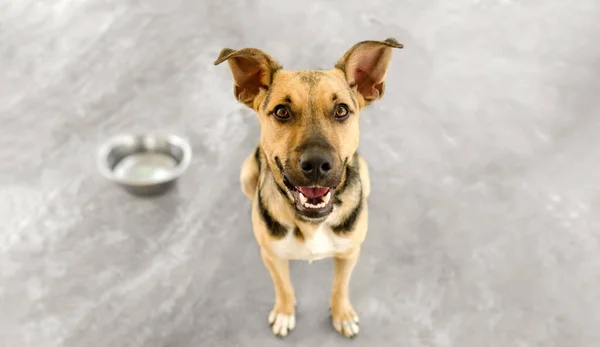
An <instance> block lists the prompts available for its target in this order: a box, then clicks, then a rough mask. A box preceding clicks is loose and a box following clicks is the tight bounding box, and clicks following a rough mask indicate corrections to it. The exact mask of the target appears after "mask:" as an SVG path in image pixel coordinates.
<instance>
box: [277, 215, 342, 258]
mask: <svg viewBox="0 0 600 347" xmlns="http://www.w3.org/2000/svg"><path fill="white" fill-rule="evenodd" d="M351 245H352V243H351V240H350V239H349V238H344V237H339V236H337V235H335V234H334V233H333V231H332V230H331V227H329V226H328V225H326V224H321V225H320V226H319V228H317V230H316V231H315V232H314V233H313V235H311V237H306V238H305V239H304V241H301V240H298V238H296V236H295V235H294V233H293V232H291V231H290V232H288V233H287V235H286V236H285V237H284V238H283V239H281V240H277V241H275V242H273V243H272V251H273V253H275V254H276V255H277V256H278V257H280V258H283V259H291V260H308V261H313V260H320V259H324V258H328V257H331V256H333V255H335V254H336V253H340V252H344V251H347V250H348V249H349V248H350V246H351Z"/></svg>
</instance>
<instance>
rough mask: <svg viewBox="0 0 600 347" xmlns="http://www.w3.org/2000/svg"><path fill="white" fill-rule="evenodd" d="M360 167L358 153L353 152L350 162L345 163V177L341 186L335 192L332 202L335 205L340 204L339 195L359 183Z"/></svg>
mask: <svg viewBox="0 0 600 347" xmlns="http://www.w3.org/2000/svg"><path fill="white" fill-rule="evenodd" d="M359 170H360V167H359V163H358V153H355V154H354V156H353V157H352V162H351V163H350V164H349V165H346V179H345V180H344V183H343V184H342V186H341V187H339V188H338V189H337V191H336V192H335V196H334V200H333V202H334V203H335V204H337V205H341V204H342V200H341V196H342V194H344V192H345V191H346V190H347V189H349V188H350V189H352V188H353V187H355V186H356V185H357V184H360V173H359Z"/></svg>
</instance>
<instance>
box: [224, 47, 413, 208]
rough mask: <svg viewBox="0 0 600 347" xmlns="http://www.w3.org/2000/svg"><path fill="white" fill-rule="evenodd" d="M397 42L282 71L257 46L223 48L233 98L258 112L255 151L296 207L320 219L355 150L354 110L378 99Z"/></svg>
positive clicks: (356, 140) (355, 118)
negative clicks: (319, 66)
mask: <svg viewBox="0 0 600 347" xmlns="http://www.w3.org/2000/svg"><path fill="white" fill-rule="evenodd" d="M392 48H402V45H401V44H400V43H399V42H398V41H396V40H395V39H392V38H390V39H387V40H385V41H363V42H360V43H358V44H356V45H354V46H353V47H352V48H351V49H350V50H349V51H348V52H346V54H344V55H343V56H342V58H341V59H340V60H339V61H338V62H337V64H336V65H335V67H334V68H333V69H331V70H325V71H322V70H304V71H284V70H283V69H282V67H281V66H280V65H279V63H277V61H275V60H274V59H273V58H272V57H270V56H269V55H268V54H266V53H264V52H262V51H261V50H258V49H255V48H244V49H241V50H232V49H229V48H225V49H223V50H222V51H221V53H220V55H219V58H218V59H217V60H216V61H215V65H218V64H220V63H222V62H224V61H227V62H228V64H229V67H230V69H231V73H232V75H233V80H234V94H235V97H236V98H237V100H239V101H240V102H242V103H244V104H245V105H247V106H248V107H251V108H252V109H254V111H256V113H257V114H258V118H259V120H260V124H261V139H260V148H261V150H262V152H263V153H264V155H265V157H266V159H267V162H268V167H269V169H270V170H271V172H272V173H273V176H274V177H275V180H276V182H277V184H278V185H279V186H280V187H281V188H282V190H284V191H285V192H286V193H287V195H288V197H289V198H290V199H293V201H294V203H295V206H296V209H297V212H298V213H299V214H300V215H301V216H303V217H305V218H307V219H320V218H323V217H325V216H327V215H328V214H329V213H330V212H331V211H332V208H333V199H332V197H333V195H334V193H335V190H336V189H337V188H338V187H339V186H340V185H341V184H342V182H343V181H344V179H345V172H346V165H347V164H348V162H349V160H351V158H352V156H353V155H354V153H355V152H356V150H357V148H358V138H359V133H358V116H359V112H360V111H361V110H362V109H363V108H364V107H365V106H366V105H368V104H370V103H371V102H373V101H375V100H378V99H380V98H381V97H382V96H383V92H384V80H385V75H386V72H387V68H388V66H389V63H390V60H391V56H392Z"/></svg>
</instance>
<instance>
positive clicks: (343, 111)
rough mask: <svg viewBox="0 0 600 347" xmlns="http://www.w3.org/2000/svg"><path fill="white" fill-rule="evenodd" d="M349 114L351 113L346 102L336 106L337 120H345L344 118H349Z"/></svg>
mask: <svg viewBox="0 0 600 347" xmlns="http://www.w3.org/2000/svg"><path fill="white" fill-rule="evenodd" d="M348 115H350V111H349V110H348V106H346V105H344V104H340V105H337V106H336V107H335V118H336V119H337V120H344V119H346V118H348Z"/></svg>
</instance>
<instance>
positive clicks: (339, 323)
mask: <svg viewBox="0 0 600 347" xmlns="http://www.w3.org/2000/svg"><path fill="white" fill-rule="evenodd" d="M359 254H360V248H358V247H357V248H355V249H354V250H352V251H351V252H349V253H348V254H346V255H343V256H339V257H335V258H334V259H333V261H334V263H333V264H334V277H333V291H332V293H331V301H330V302H329V306H330V309H331V319H332V323H333V326H334V328H335V330H337V331H338V332H339V333H340V334H342V335H344V336H346V337H354V336H356V334H358V315H357V314H356V311H354V308H353V307H352V304H350V297H349V289H348V287H349V285H350V277H351V275H352V270H353V269H354V266H355V265H356V262H357V261H358V257H359Z"/></svg>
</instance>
